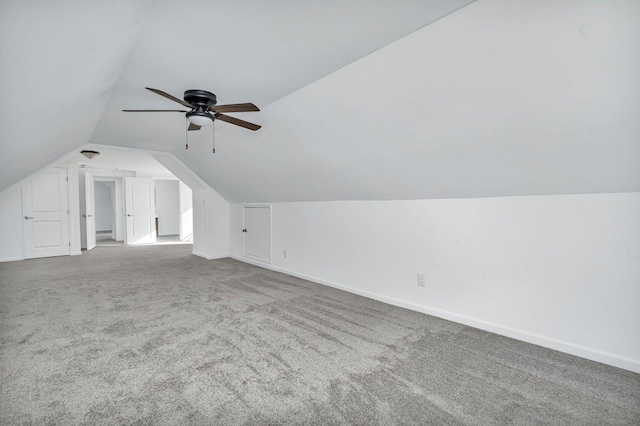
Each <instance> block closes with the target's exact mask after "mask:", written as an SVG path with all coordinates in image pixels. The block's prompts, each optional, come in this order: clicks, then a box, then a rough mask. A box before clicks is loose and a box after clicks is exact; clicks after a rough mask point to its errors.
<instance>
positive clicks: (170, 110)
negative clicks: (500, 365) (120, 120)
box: [122, 109, 187, 112]
mask: <svg viewBox="0 0 640 426" xmlns="http://www.w3.org/2000/svg"><path fill="white" fill-rule="evenodd" d="M122 111H124V112H187V111H185V110H182V109H123V110H122Z"/></svg>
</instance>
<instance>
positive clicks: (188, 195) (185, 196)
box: [178, 181, 193, 241]
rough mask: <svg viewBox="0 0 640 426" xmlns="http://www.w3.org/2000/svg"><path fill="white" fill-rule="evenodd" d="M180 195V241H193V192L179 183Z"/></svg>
mask: <svg viewBox="0 0 640 426" xmlns="http://www.w3.org/2000/svg"><path fill="white" fill-rule="evenodd" d="M178 190H179V191H178V192H179V193H180V240H181V241H193V192H192V191H191V188H189V187H188V186H187V185H185V184H184V183H182V181H180V182H179V185H178Z"/></svg>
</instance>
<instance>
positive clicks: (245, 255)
mask: <svg viewBox="0 0 640 426" xmlns="http://www.w3.org/2000/svg"><path fill="white" fill-rule="evenodd" d="M256 207H258V208H267V209H269V210H268V211H269V260H265V259H262V258H259V257H255V256H251V255H247V254H246V249H245V235H246V234H245V232H242V256H243V257H246V258H247V259H252V260H255V261H258V262H264V263H269V264H271V261H272V259H273V232H272V231H273V215H272V214H271V213H272V211H271V204H269V203H247V204H243V205H242V229H246V227H245V214H244V212H245V208H256Z"/></svg>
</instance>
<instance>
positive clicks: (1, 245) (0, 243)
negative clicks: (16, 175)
mask: <svg viewBox="0 0 640 426" xmlns="http://www.w3.org/2000/svg"><path fill="white" fill-rule="evenodd" d="M22 238H23V237H22V195H21V193H20V186H14V187H13V188H10V189H9V190H7V191H4V192H3V193H2V194H0V262H6V261H10V260H20V259H24V249H23V246H22Z"/></svg>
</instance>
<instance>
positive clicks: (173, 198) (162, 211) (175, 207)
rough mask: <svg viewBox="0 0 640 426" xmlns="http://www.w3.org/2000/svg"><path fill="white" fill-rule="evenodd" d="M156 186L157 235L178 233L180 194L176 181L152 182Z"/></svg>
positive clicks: (157, 180)
mask: <svg viewBox="0 0 640 426" xmlns="http://www.w3.org/2000/svg"><path fill="white" fill-rule="evenodd" d="M154 183H155V186H156V216H157V218H158V234H159V235H178V234H179V233H180V192H179V189H178V181H177V180H160V179H156V180H154Z"/></svg>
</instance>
